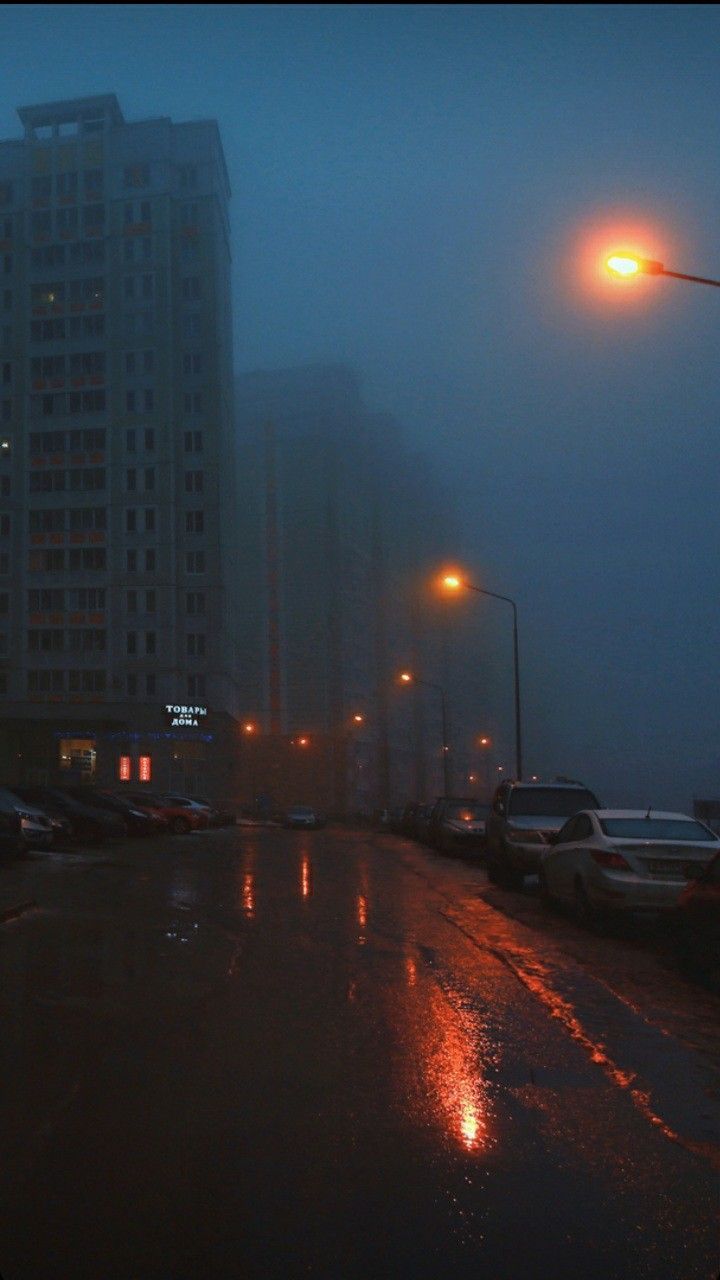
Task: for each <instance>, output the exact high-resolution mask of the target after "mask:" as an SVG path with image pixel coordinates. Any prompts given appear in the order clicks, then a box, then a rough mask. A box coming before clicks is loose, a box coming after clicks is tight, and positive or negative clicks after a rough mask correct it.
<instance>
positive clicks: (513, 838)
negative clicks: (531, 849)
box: [505, 828, 545, 844]
mask: <svg viewBox="0 0 720 1280" xmlns="http://www.w3.org/2000/svg"><path fill="white" fill-rule="evenodd" d="M505 838H506V839H507V840H509V841H510V843H511V844H544V843H545V840H544V837H543V836H542V835H541V834H540V832H539V831H520V830H518V829H515V830H512V829H511V828H508V829H507V831H506V832H505Z"/></svg>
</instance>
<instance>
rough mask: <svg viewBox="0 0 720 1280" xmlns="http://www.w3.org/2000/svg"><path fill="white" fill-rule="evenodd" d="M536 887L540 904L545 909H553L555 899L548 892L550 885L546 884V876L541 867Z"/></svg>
mask: <svg viewBox="0 0 720 1280" xmlns="http://www.w3.org/2000/svg"><path fill="white" fill-rule="evenodd" d="M538 887H539V890H540V903H541V905H542V906H543V907H544V908H545V910H546V911H553V910H554V909H555V899H554V898H553V896H552V894H551V893H550V885H549V884H548V878H547V876H546V874H545V872H544V871H543V869H542V867H541V868H540V870H539V872H538Z"/></svg>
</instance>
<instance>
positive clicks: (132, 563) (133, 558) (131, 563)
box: [125, 551, 137, 573]
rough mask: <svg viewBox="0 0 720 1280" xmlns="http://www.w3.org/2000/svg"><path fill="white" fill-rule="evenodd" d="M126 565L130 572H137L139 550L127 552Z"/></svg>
mask: <svg viewBox="0 0 720 1280" xmlns="http://www.w3.org/2000/svg"><path fill="white" fill-rule="evenodd" d="M125 567H126V569H127V572H128V573H137V551H128V552H126V555H125Z"/></svg>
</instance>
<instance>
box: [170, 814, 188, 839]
mask: <svg viewBox="0 0 720 1280" xmlns="http://www.w3.org/2000/svg"><path fill="white" fill-rule="evenodd" d="M172 830H173V834H174V835H176V836H184V835H186V834H187V832H188V831H189V830H190V823H189V822H188V820H187V818H173V820H172Z"/></svg>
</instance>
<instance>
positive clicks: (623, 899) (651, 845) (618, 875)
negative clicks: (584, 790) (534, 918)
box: [540, 809, 720, 923]
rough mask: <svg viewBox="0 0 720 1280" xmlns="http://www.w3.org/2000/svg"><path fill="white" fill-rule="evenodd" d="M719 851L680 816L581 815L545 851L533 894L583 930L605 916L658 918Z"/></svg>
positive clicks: (705, 831) (709, 834) (718, 840)
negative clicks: (564, 908)
mask: <svg viewBox="0 0 720 1280" xmlns="http://www.w3.org/2000/svg"><path fill="white" fill-rule="evenodd" d="M718 850H720V837H718V836H716V835H715V833H714V832H713V831H711V830H710V828H709V827H706V826H705V825H704V823H702V822H698V821H697V819H695V818H689V817H687V815H686V814H684V813H663V812H650V811H645V810H640V809H588V810H583V811H581V812H580V813H577V814H575V815H574V816H573V817H572V818H570V820H569V821H568V822H566V823H565V825H564V827H563V828H562V830H561V831H559V832H558V834H557V835H556V836H554V837H553V842H552V845H551V846H550V847H549V848H547V849H545V850H544V852H543V859H542V866H541V869H540V892H541V894H542V896H543V897H544V898H545V899H549V900H550V901H557V902H564V903H569V904H570V905H571V906H572V907H573V909H574V912H575V916H576V918H577V919H578V920H579V921H581V922H583V923H586V922H589V921H590V920H592V919H593V918H594V917H596V916H598V915H601V914H603V913H608V912H628V911H630V912H633V911H662V910H664V909H666V908H671V907H674V906H675V905H676V904H677V901H678V899H679V897H680V894H681V893H682V890H683V889H684V888H685V885H686V884H687V881H688V879H689V878H691V877H695V876H697V875H701V874H702V873H704V872H705V871H706V870H707V868H708V866H709V864H710V861H711V859H712V857H713V855H714V854H715V853H717V852H718Z"/></svg>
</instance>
